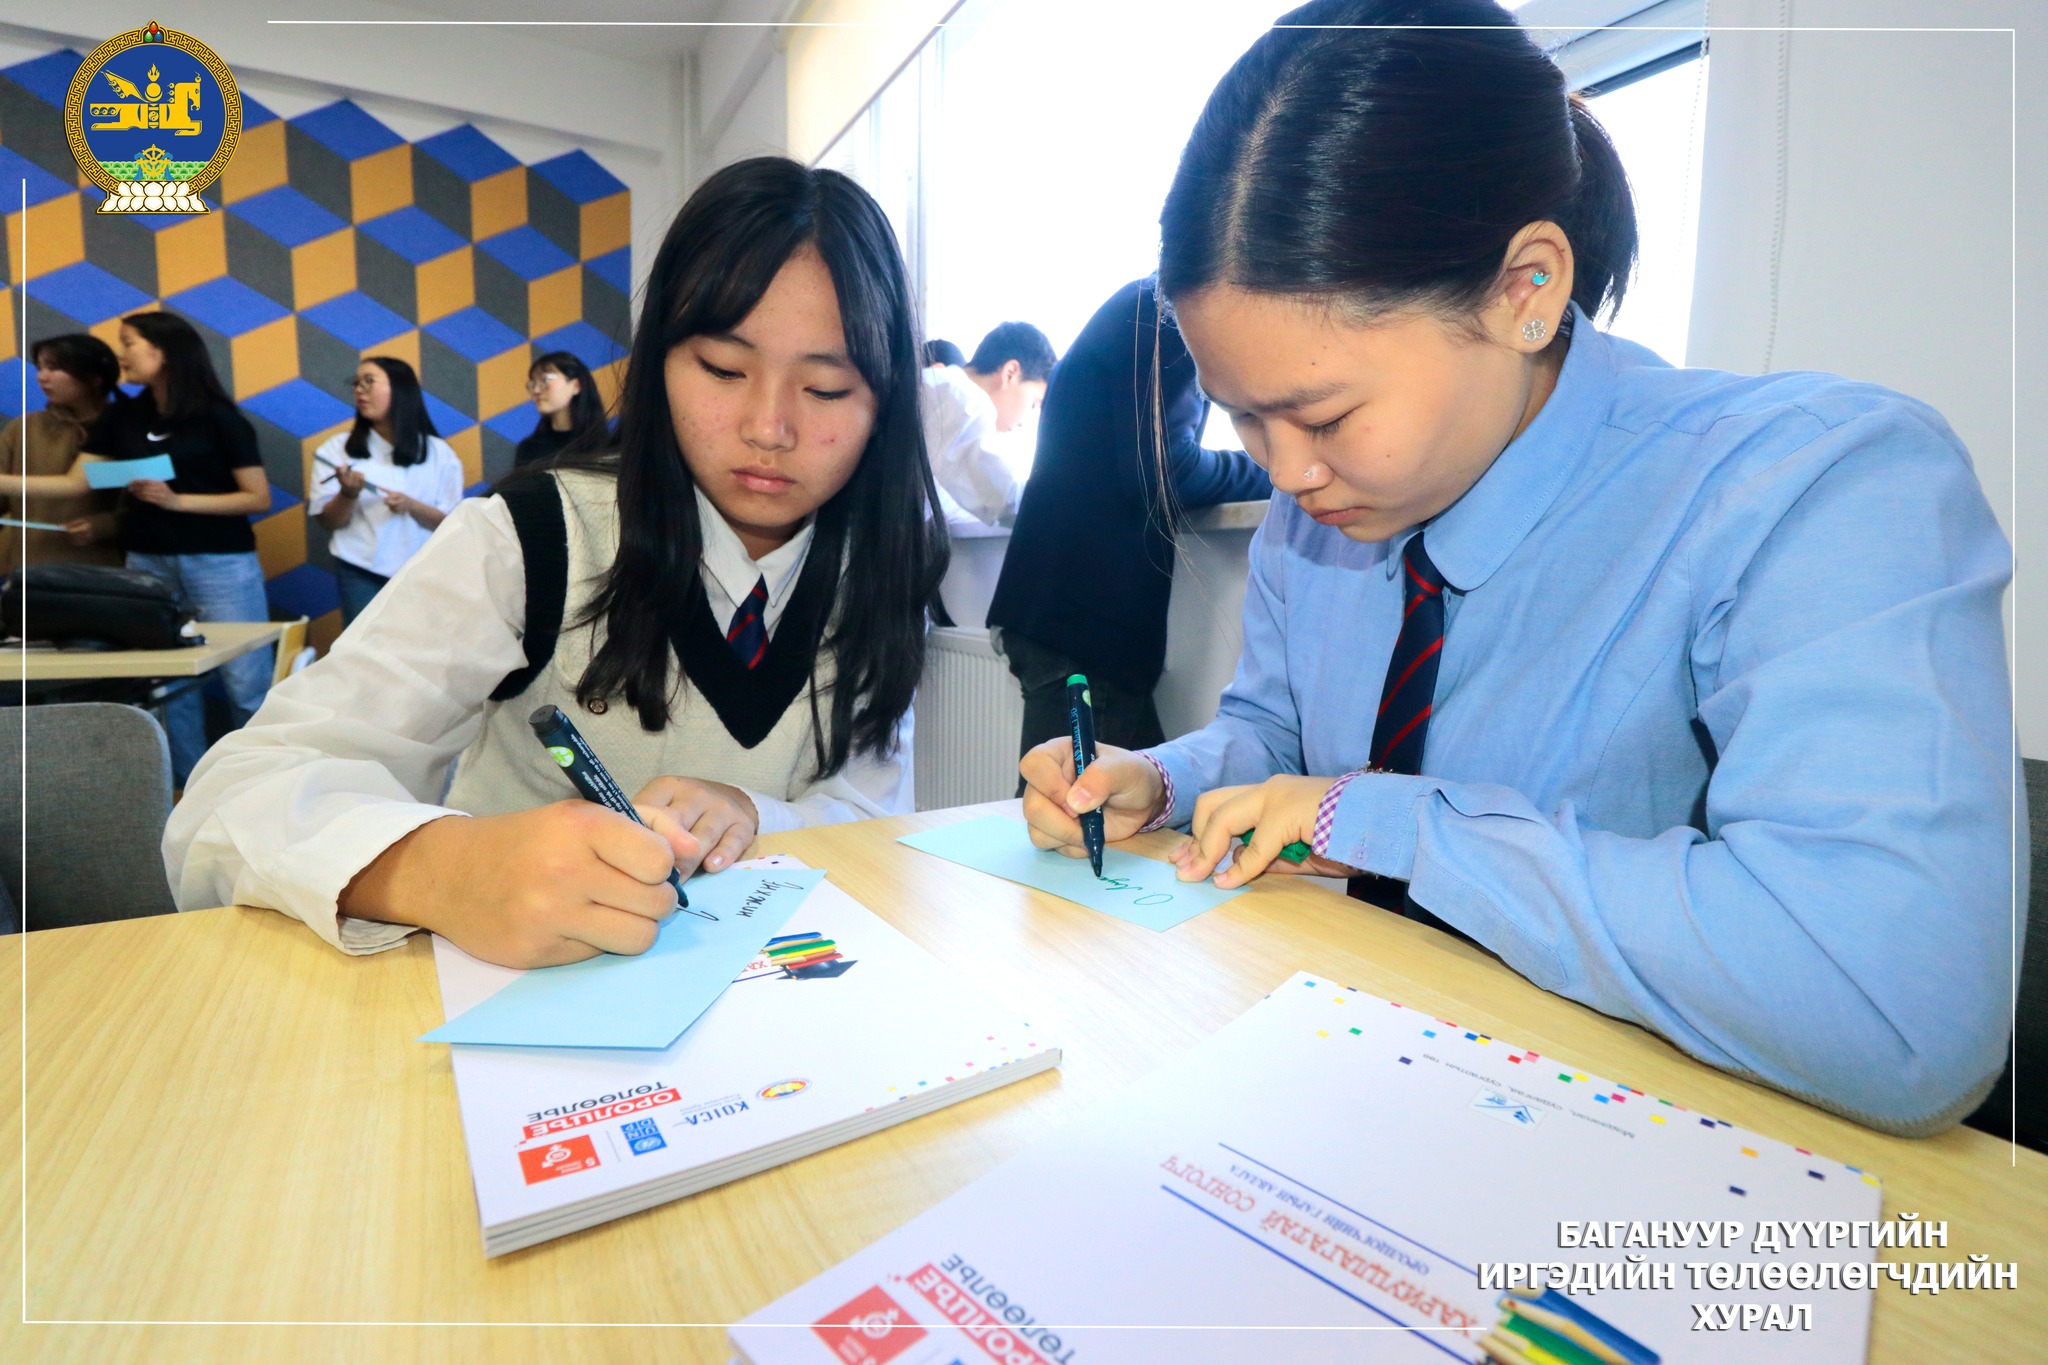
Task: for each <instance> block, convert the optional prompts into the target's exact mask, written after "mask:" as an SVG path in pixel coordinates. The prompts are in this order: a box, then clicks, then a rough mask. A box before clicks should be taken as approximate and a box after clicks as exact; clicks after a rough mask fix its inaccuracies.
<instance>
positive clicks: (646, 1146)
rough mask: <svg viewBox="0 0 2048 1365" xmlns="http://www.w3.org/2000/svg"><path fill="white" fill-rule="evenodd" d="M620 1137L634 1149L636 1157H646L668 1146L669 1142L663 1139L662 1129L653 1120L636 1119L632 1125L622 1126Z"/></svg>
mask: <svg viewBox="0 0 2048 1365" xmlns="http://www.w3.org/2000/svg"><path fill="white" fill-rule="evenodd" d="M619 1136H620V1137H622V1138H624V1139H625V1140H626V1145H627V1146H628V1147H631V1148H632V1149H633V1155H634V1156H646V1155H647V1154H648V1153H649V1152H658V1151H660V1150H661V1149H662V1148H664V1147H666V1146H668V1140H667V1139H666V1138H664V1137H662V1135H661V1129H660V1128H659V1127H657V1126H656V1125H655V1122H654V1120H653V1119H634V1120H633V1121H632V1122H631V1123H627V1124H621V1125H620V1127H619Z"/></svg>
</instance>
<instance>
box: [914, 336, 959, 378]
mask: <svg viewBox="0 0 2048 1365" xmlns="http://www.w3.org/2000/svg"><path fill="white" fill-rule="evenodd" d="M966 363H967V357H966V356H965V355H963V354H961V351H960V348H959V347H958V346H955V345H954V344H953V343H952V342H950V341H947V340H945V339H944V338H942V337H933V338H932V339H931V340H930V341H927V342H926V343H925V344H924V367H925V368H926V369H928V370H929V369H931V368H932V367H933V366H935V365H965V364H966Z"/></svg>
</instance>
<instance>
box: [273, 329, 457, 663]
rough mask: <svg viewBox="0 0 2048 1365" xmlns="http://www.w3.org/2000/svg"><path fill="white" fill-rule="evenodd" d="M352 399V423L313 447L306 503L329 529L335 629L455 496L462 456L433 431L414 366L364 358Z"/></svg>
mask: <svg viewBox="0 0 2048 1365" xmlns="http://www.w3.org/2000/svg"><path fill="white" fill-rule="evenodd" d="M355 404H356V423H355V426H354V427H352V428H351V429H350V430H349V431H348V432H347V433H346V434H342V433H336V434H335V435H333V436H331V437H329V438H328V439H327V442H326V444H324V445H322V446H321V447H320V449H319V450H318V451H317V452H315V453H314V455H313V462H314V465H315V466H316V470H315V472H316V473H319V474H320V475H321V477H319V478H317V479H315V480H314V488H315V491H314V493H313V496H312V497H311V498H310V499H309V500H308V501H307V504H306V510H307V512H308V513H310V514H311V515H312V516H315V517H317V518H319V520H320V524H321V525H322V526H325V527H326V528H327V532H328V540H327V552H328V553H329V554H331V555H332V556H333V557H334V581H335V584H336V586H337V587H339V588H340V590H341V624H342V628H343V629H347V628H348V627H349V626H350V625H352V624H353V623H354V622H355V619H356V617H358V616H360V615H361V614H362V611H363V608H365V607H367V606H369V605H370V599H371V598H373V597H375V596H376V595H377V590H378V589H379V588H382V587H383V586H384V585H385V584H386V583H388V582H389V581H390V580H391V575H393V574H395V573H397V572H398V571H399V569H400V568H402V567H403V566H404V564H405V561H407V560H408V559H411V558H412V557H413V556H414V555H416V554H418V553H419V550H420V547H421V546H422V545H425V544H426V543H427V537H428V536H430V535H432V534H433V532H434V528H435V527H436V526H439V525H440V524H441V519H442V518H443V517H445V516H447V515H448V514H449V513H450V512H453V511H454V510H455V505H456V504H457V503H459V502H461V501H462V457H461V456H459V455H457V454H456V453H455V451H454V449H453V447H451V446H450V445H449V444H448V443H447V442H446V441H444V440H442V439H441V437H440V435H439V434H438V433H436V432H435V430H434V419H433V418H432V417H431V416H429V415H428V413H427V402H426V396H425V395H424V394H423V393H421V392H420V381H419V376H418V375H416V374H414V373H413V369H412V366H410V365H408V364H406V363H405V362H404V361H403V360H399V359H396V358H394V357H392V356H383V355H373V356H370V357H368V358H366V359H365V360H364V361H363V363H362V364H360V365H358V366H356V378H355ZM365 493H368V494H369V496H368V497H365V496H364V494H365Z"/></svg>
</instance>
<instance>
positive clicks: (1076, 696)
mask: <svg viewBox="0 0 2048 1365" xmlns="http://www.w3.org/2000/svg"><path fill="white" fill-rule="evenodd" d="M1067 723H1068V724H1069V725H1071V726H1072V727H1073V731H1074V780H1075V781H1077V782H1078V781H1079V780H1080V778H1081V774H1082V773H1085V772H1087V771H1088V765H1089V764H1091V763H1093V762H1094V761H1095V699H1094V698H1093V697H1091V696H1089V695H1088V678H1087V676H1086V675H1085V674H1081V673H1075V674H1072V675H1071V676H1069V677H1068V679H1067ZM1080 820H1081V843H1082V846H1083V847H1085V848H1086V849H1087V850H1088V866H1089V867H1090V868H1091V869H1092V870H1093V871H1094V873H1095V875H1096V876H1098V877H1100V876H1101V875H1102V809H1101V807H1099V806H1098V807H1097V808H1096V809H1094V810H1091V811H1089V812H1087V813H1086V814H1085V815H1083V816H1081V817H1080Z"/></svg>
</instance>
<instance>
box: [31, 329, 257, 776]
mask: <svg viewBox="0 0 2048 1365" xmlns="http://www.w3.org/2000/svg"><path fill="white" fill-rule="evenodd" d="M120 341H121V378H122V379H123V380H124V381H125V382H127V383H130V384H139V385H141V386H142V389H141V392H140V393H138V394H136V396H135V397H134V398H133V399H130V400H129V401H127V402H123V403H114V404H111V405H109V406H108V407H107V408H106V409H105V410H104V411H103V412H102V413H101V414H100V416H99V418H98V420H97V421H95V422H94V423H93V426H92V429H91V430H90V431H89V432H88V433H87V434H86V437H85V441H84V445H83V451H82V453H81V454H80V455H79V456H78V458H77V460H76V461H75V462H74V463H73V464H72V466H71V468H70V469H69V470H68V471H66V472H65V473H63V474H46V475H40V476H32V477H29V478H19V479H12V480H9V481H8V482H7V484H6V485H5V486H6V487H7V488H8V489H9V491H12V490H13V489H14V488H21V489H23V490H24V491H26V492H27V493H28V494H29V495H31V496H33V495H48V494H61V493H71V494H84V493H85V492H86V491H87V490H88V489H89V488H92V487H94V486H96V485H95V482H94V480H93V479H92V478H91V477H89V475H88V473H87V471H88V469H89V468H90V467H91V466H92V465H93V464H94V463H95V462H98V461H117V462H124V463H125V462H135V463H136V464H137V468H136V469H135V470H134V471H133V472H136V473H146V471H147V470H148V469H149V468H151V467H153V468H155V469H156V470H158V471H160V473H159V474H158V475H156V476H152V477H140V478H130V479H128V480H126V481H125V482H124V485H123V486H125V487H126V489H127V496H126V497H125V498H123V499H122V502H121V507H120V514H119V521H118V535H119V538H120V543H121V548H122V549H123V550H124V551H126V561H127V566H128V567H129V568H131V569H140V570H142V571H144V572H145V573H149V574H153V575H155V576H156V577H158V578H161V579H162V580H164V581H165V582H166V583H169V584H170V585H171V586H172V587H174V588H176V589H178V590H179V591H181V592H183V593H184V594H185V595H186V596H187V597H189V598H190V599H191V600H192V604H193V605H194V606H195V607H197V608H199V618H200V620H202V621H267V620H269V619H270V602H269V599H268V598H267V597H266V596H265V594H264V589H263V565H262V563H261V561H260V560H258V558H257V556H256V532H255V529H254V528H253V527H252V526H251V525H250V524H249V518H250V517H252V516H259V515H262V514H264V513H267V512H269V511H270V480H269V478H268V477H267V476H266V475H265V474H264V472H263V457H262V456H261V455H260V454H259V453H258V451H257V449H256V429H255V428H254V427H253V426H251V425H250V424H249V419H248V418H246V417H244V416H243V415H242V412H241V409H239V408H237V407H236V406H235V400H234V399H233V398H231V397H229V396H228V392H227V389H226V388H225V387H224V386H223V385H222V384H221V382H220V376H219V374H218V373H216V372H215V370H214V368H213V360H212V357H211V356H210V355H209V354H208V353H207V349H206V342H205V341H204V340H203V339H201V337H200V335H199V332H198V329H196V328H194V327H193V326H192V324H191V323H189V322H187V321H186V320H185V319H184V318H182V317H179V316H178V315H177V314H175V313H166V312H151V313H130V314H129V315H128V316H126V317H124V318H122V319H121V332H120ZM145 462H146V463H145ZM101 482H104V481H103V480H102V481H101ZM271 650H272V647H271V646H269V645H264V646H263V647H262V648H260V649H257V650H253V651H251V652H250V653H247V654H244V655H242V656H241V657H239V658H236V659H231V660H229V661H228V662H227V663H226V664H223V665H222V666H221V667H220V668H219V669H218V670H217V671H216V675H217V676H218V678H219V679H220V682H221V684H222V685H223V686H224V687H225V689H226V691H227V699H228V706H229V711H230V713H231V715H232V717H233V720H234V723H235V724H237V725H240V724H242V723H244V722H246V721H247V720H248V719H249V718H250V717H251V716H253V715H255V714H256V708H258V707H259V706H261V705H262V704H263V695H264V693H265V692H267V691H268V690H269V688H270V679H271V674H272V660H271ZM164 730H165V733H166V735H167V737H168V738H169V740H170V746H171V780H172V782H173V784H174V785H178V786H182V785H184V782H185V778H186V775H187V774H188V773H190V772H191V770H192V767H193V765H194V764H196V763H197V762H198V761H199V756H200V755H201V754H203V753H204V752H205V751H206V713H205V702H204V699H203V698H202V697H201V696H200V693H199V692H198V690H196V689H187V690H185V691H184V692H182V693H180V694H178V695H177V696H175V697H173V698H171V700H169V701H168V702H166V703H165V704H164Z"/></svg>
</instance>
